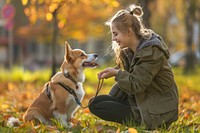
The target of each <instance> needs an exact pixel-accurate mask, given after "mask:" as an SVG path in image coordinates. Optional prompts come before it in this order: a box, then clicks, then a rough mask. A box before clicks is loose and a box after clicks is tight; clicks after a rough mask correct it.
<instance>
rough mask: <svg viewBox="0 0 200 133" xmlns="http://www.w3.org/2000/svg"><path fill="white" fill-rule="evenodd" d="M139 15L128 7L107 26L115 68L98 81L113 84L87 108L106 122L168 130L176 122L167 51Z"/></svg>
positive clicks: (175, 99) (175, 97)
mask: <svg viewBox="0 0 200 133" xmlns="http://www.w3.org/2000/svg"><path fill="white" fill-rule="evenodd" d="M142 16H143V11H142V8H141V7H140V6H136V5H131V6H130V9H129V10H120V11H118V12H117V13H116V14H115V15H114V16H113V17H112V18H111V20H110V21H109V22H108V23H107V24H108V25H109V26H110V30H111V33H112V41H113V42H114V43H113V50H114V52H115V55H116V62H117V66H118V67H117V68H116V67H115V68H111V67H110V68H106V69H105V70H103V71H101V72H100V73H99V74H98V78H99V79H103V78H105V79H107V78H110V77H115V81H116V84H114V85H113V87H112V89H111V91H110V93H109V95H99V96H97V97H96V98H95V99H94V101H93V102H92V103H91V104H90V106H89V109H90V111H91V113H93V114H94V115H96V116H98V117H100V118H102V119H104V120H108V121H113V122H118V123H124V124H130V123H132V124H133V123H134V124H136V125H144V126H145V127H146V129H156V128H160V127H164V126H165V127H169V126H170V124H171V123H172V122H174V121H176V120H177V119H178V90H177V86H176V83H175V81H174V76H173V72H172V69H171V66H170V64H169V62H168V59H169V52H168V49H167V46H166V45H165V43H164V41H163V39H162V38H161V37H160V36H159V35H157V34H156V33H154V32H153V31H152V30H149V29H145V27H144V26H143V23H142V19H141V18H142ZM121 66H122V67H121ZM122 68H123V69H122Z"/></svg>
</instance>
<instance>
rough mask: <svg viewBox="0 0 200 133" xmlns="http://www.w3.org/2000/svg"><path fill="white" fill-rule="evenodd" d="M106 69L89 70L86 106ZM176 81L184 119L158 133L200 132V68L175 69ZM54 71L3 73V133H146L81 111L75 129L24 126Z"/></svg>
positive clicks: (0, 95) (0, 105)
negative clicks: (9, 122)
mask: <svg viewBox="0 0 200 133" xmlns="http://www.w3.org/2000/svg"><path fill="white" fill-rule="evenodd" d="M101 69H102V68H95V69H87V70H86V71H85V74H86V81H85V83H84V88H85V92H86V95H85V97H84V101H83V105H87V102H88V100H89V99H90V98H91V97H93V96H94V93H95V91H96V87H97V83H98V79H97V76H96V75H97V73H98V72H99V71H101ZM173 70H174V73H175V79H176V82H177V85H178V88H179V92H180V104H179V108H180V113H179V114H180V115H179V119H178V121H177V122H175V123H173V125H172V126H171V127H170V129H168V130H166V129H159V130H158V132H163V133H164V132H166V133H168V132H171V133H175V132H183V133H184V132H191V133H196V132H198V130H200V126H199V125H200V102H199V101H200V85H199V81H200V80H199V79H200V68H198V69H197V71H196V73H195V74H193V75H192V74H191V75H183V74H182V70H181V69H180V68H174V69H173ZM49 76H50V70H39V71H36V72H30V71H25V70H24V69H22V68H18V67H15V68H14V69H13V70H12V71H8V70H5V69H3V68H1V69H0V132H3V133H4V132H16V133H18V132H69V131H71V132H88V133H90V132H96V133H97V132H110V133H112V132H113V133H114V132H132V133H133V132H136V131H137V132H145V131H144V129H143V128H142V127H127V126H124V125H120V124H116V123H112V122H107V121H103V120H101V119H99V118H97V117H95V116H93V115H92V114H91V113H90V112H89V110H88V109H82V108H80V109H79V110H78V111H77V112H76V114H75V118H74V119H73V121H72V122H73V124H74V126H73V128H70V129H66V128H64V127H62V126H61V125H60V124H59V123H58V122H56V121H55V120H54V125H52V126H50V125H42V124H41V125H34V123H24V122H23V121H22V115H23V113H24V111H25V110H26V109H27V107H28V106H29V105H30V103H31V102H32V100H33V99H34V98H35V97H36V96H37V94H38V93H39V91H40V90H41V87H42V86H43V85H44V83H45V82H46V81H48V80H49ZM113 83H114V79H113V78H111V79H108V80H105V82H104V84H103V87H102V90H101V91H100V94H107V93H108V92H109V90H110V88H111V86H112V84H113ZM11 116H13V117H15V118H18V119H19V121H20V124H19V125H17V126H16V127H9V126H7V120H8V118H9V117H11Z"/></svg>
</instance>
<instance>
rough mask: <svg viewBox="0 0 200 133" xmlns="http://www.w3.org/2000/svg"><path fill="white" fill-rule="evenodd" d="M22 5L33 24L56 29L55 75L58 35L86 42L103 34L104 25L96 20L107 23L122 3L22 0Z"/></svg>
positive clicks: (76, 0)
mask: <svg viewBox="0 0 200 133" xmlns="http://www.w3.org/2000/svg"><path fill="white" fill-rule="evenodd" d="M22 4H23V5H24V7H25V9H24V12H25V14H26V16H27V17H28V19H29V21H30V23H31V24H32V25H36V26H40V25H43V26H50V27H51V28H52V33H51V34H52V37H51V38H52V39H51V47H52V75H54V74H55V72H56V63H55V62H56V61H55V45H56V44H57V42H58V37H60V38H63V37H65V38H64V39H66V36H67V38H68V39H69V38H73V39H76V40H79V41H82V42H84V41H86V40H87V37H88V36H89V35H91V34H92V35H93V36H94V35H100V34H102V33H103V27H102V26H100V25H97V23H95V22H97V21H98V22H99V21H100V22H103V21H104V22H105V18H108V16H110V14H111V12H112V11H113V9H114V8H115V7H118V6H119V3H118V2H117V1H116V0H99V1H91V0H22ZM44 23H45V25H44ZM50 24H51V25H50ZM43 28H44V27H43ZM60 38H59V39H60Z"/></svg>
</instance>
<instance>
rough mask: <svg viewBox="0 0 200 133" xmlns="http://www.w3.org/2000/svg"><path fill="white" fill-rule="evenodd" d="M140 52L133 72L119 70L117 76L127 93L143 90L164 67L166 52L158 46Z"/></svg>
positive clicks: (121, 87)
mask: <svg viewBox="0 0 200 133" xmlns="http://www.w3.org/2000/svg"><path fill="white" fill-rule="evenodd" d="M140 53H142V54H140V55H137V56H136V57H135V58H138V61H137V63H136V64H135V65H133V64H132V67H133V68H131V69H132V70H133V71H132V72H131V73H129V72H127V71H122V70H119V72H118V73H117V75H116V76H115V81H116V82H118V86H119V88H120V89H122V90H123V91H125V92H126V93H127V94H136V93H140V92H143V91H144V90H145V89H146V88H147V87H148V86H149V85H150V84H151V82H152V80H153V78H154V77H155V76H156V74H157V73H158V72H159V70H160V69H161V67H162V62H163V58H164V53H163V52H162V51H161V50H160V49H158V48H157V47H148V48H145V49H143V51H142V52H140Z"/></svg>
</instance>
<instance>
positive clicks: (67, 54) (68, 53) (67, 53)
mask: <svg viewBox="0 0 200 133" xmlns="http://www.w3.org/2000/svg"><path fill="white" fill-rule="evenodd" d="M72 59H73V58H72V49H71V47H70V45H69V43H68V42H67V41H65V60H66V61H68V62H72Z"/></svg>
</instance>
